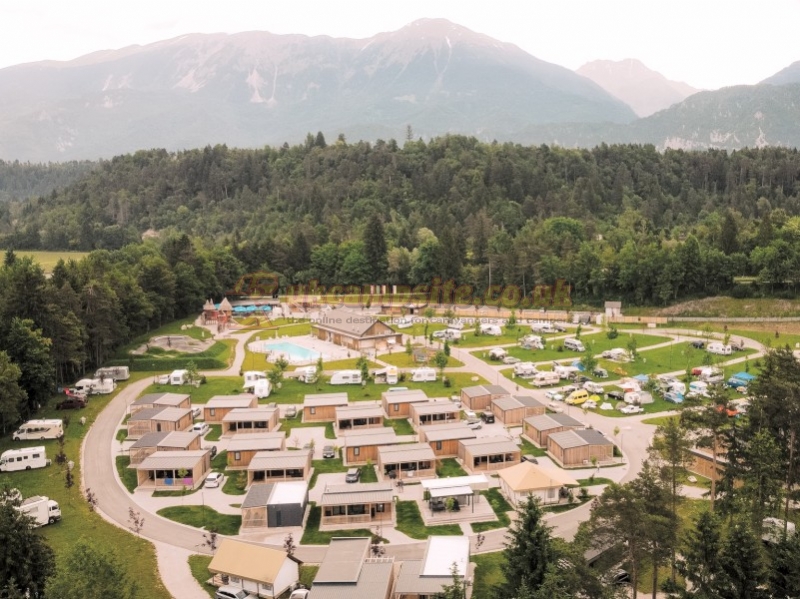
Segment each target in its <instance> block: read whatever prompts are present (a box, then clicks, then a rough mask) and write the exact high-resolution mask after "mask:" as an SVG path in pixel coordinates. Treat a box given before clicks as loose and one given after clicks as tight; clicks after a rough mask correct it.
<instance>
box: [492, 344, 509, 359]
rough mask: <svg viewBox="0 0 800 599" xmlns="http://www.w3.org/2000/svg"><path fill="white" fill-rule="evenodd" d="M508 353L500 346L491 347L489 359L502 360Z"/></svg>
mask: <svg viewBox="0 0 800 599" xmlns="http://www.w3.org/2000/svg"><path fill="white" fill-rule="evenodd" d="M507 355H508V352H507V351H506V350H504V349H503V348H502V347H493V348H492V349H490V350H489V359H490V360H502V359H503V358H505V357H506V356H507Z"/></svg>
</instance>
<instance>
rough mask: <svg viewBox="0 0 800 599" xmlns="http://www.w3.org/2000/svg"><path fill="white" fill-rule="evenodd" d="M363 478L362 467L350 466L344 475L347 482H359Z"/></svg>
mask: <svg viewBox="0 0 800 599" xmlns="http://www.w3.org/2000/svg"><path fill="white" fill-rule="evenodd" d="M360 478H361V468H350V470H348V471H347V474H346V475H345V477H344V482H346V483H357V482H358V480H359V479H360Z"/></svg>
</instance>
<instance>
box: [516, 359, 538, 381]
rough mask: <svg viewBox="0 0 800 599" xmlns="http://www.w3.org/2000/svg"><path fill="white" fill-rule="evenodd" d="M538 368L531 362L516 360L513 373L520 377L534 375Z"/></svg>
mask: <svg viewBox="0 0 800 599" xmlns="http://www.w3.org/2000/svg"><path fill="white" fill-rule="evenodd" d="M537 372H539V371H538V370H536V366H535V365H534V364H533V362H517V363H516V364H514V374H515V375H516V376H521V377H522V378H525V377H531V376H534V375H535V374H536V373H537Z"/></svg>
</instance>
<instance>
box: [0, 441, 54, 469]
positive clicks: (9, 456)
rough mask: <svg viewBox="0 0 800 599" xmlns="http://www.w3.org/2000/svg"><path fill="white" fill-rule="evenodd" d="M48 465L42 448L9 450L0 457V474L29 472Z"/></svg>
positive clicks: (48, 461)
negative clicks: (20, 471)
mask: <svg viewBox="0 0 800 599" xmlns="http://www.w3.org/2000/svg"><path fill="white" fill-rule="evenodd" d="M49 465H50V460H48V459H47V454H46V453H45V451H44V447H42V446H38V447H23V448H22V449H9V450H8V451H4V452H3V453H2V455H0V472H14V471H16V470H31V469H33V468H44V467H45V466H49Z"/></svg>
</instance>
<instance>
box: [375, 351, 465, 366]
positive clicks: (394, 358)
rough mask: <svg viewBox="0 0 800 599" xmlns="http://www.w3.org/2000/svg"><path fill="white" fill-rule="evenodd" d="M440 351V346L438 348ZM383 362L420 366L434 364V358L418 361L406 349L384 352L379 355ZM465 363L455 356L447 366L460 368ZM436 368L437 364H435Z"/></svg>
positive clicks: (450, 357) (451, 357) (449, 358)
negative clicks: (389, 352)
mask: <svg viewBox="0 0 800 599" xmlns="http://www.w3.org/2000/svg"><path fill="white" fill-rule="evenodd" d="M436 349H437V351H438V348H436ZM378 359H379V360H380V361H381V362H386V363H387V364H393V365H394V366H397V367H398V368H409V369H412V368H419V367H420V366H433V360H428V361H427V362H416V361H414V356H413V355H411V356H409V355H408V354H407V353H406V352H405V351H402V352H401V351H396V352H394V353H392V354H382V355H380V356H378ZM463 365H464V363H463V362H462V361H461V360H456V359H455V358H454V357H453V356H449V357H448V358H447V368H460V367H462V366H463ZM433 367H434V368H435V366H433Z"/></svg>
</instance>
